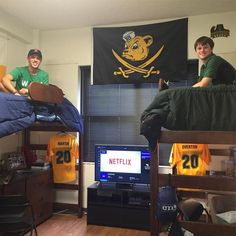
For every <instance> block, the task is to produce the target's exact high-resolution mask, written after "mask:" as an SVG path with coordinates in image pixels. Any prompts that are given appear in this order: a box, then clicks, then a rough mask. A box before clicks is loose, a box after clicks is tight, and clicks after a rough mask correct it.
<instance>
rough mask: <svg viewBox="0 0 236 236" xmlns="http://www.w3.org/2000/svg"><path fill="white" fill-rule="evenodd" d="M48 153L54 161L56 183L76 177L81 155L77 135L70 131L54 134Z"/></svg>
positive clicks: (50, 159) (49, 158)
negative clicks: (77, 164) (77, 162)
mask: <svg viewBox="0 0 236 236" xmlns="http://www.w3.org/2000/svg"><path fill="white" fill-rule="evenodd" d="M47 154H48V160H49V161H50V162H51V163H52V168H53V179H54V183H65V182H71V181H74V180H75V179H76V169H75V166H76V160H77V159H78V157H79V145H78V142H77V139H76V137H75V136H73V135H71V134H68V133H61V134H57V135H54V136H52V137H51V138H50V140H49V142H48V149H47Z"/></svg>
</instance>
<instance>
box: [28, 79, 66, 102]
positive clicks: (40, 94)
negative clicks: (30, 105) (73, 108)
mask: <svg viewBox="0 0 236 236" xmlns="http://www.w3.org/2000/svg"><path fill="white" fill-rule="evenodd" d="M29 95H30V98H31V99H32V100H33V101H38V102H48V103H62V102H63V100H64V94H63V91H62V90H61V89H60V88H58V87H57V86H55V85H52V84H49V85H46V84H40V83H37V82H32V83H30V85H29Z"/></svg>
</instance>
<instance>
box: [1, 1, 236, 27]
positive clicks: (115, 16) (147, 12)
mask: <svg viewBox="0 0 236 236" xmlns="http://www.w3.org/2000/svg"><path fill="white" fill-rule="evenodd" d="M235 10H236V0H39V1H33V0H0V14H1V11H3V12H5V13H7V14H8V15H11V16H13V17H15V18H17V19H18V20H20V21H21V22H22V23H25V24H27V25H28V26H30V27H32V28H34V29H39V30H52V29H66V28H77V27H84V26H99V25H110V24H120V23H127V22H141V21H152V20H161V19H168V18H181V17H188V16H194V15H203V14H208V13H218V12H227V11H235Z"/></svg>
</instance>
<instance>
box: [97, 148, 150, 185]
mask: <svg viewBox="0 0 236 236" xmlns="http://www.w3.org/2000/svg"><path fill="white" fill-rule="evenodd" d="M149 175H150V152H149V149H148V147H147V146H140V145H95V181H100V182H101V183H116V184H119V183H120V184H149V183H150V181H149Z"/></svg>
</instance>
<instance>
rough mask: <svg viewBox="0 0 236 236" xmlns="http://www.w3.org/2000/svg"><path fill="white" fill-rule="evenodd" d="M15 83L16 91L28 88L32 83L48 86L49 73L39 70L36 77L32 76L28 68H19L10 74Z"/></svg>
mask: <svg viewBox="0 0 236 236" xmlns="http://www.w3.org/2000/svg"><path fill="white" fill-rule="evenodd" d="M10 75H12V77H13V81H15V82H16V86H15V87H16V89H17V90H20V89H22V88H28V86H29V84H30V83H31V82H38V83H41V84H48V73H47V72H46V71H44V70H41V69H39V70H38V72H37V74H36V75H31V74H30V72H29V70H28V66H24V67H17V68H15V69H14V70H12V71H11V72H10Z"/></svg>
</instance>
